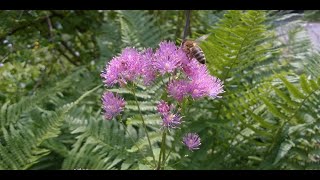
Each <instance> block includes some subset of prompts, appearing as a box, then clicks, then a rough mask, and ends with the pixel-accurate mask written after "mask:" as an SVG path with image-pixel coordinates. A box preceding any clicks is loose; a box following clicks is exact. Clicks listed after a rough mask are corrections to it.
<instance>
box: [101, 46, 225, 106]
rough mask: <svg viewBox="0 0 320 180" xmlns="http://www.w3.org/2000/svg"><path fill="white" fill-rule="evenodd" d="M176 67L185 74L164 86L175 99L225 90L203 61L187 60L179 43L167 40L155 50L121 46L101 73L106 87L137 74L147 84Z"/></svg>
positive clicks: (174, 69)
mask: <svg viewBox="0 0 320 180" xmlns="http://www.w3.org/2000/svg"><path fill="white" fill-rule="evenodd" d="M177 71H181V72H182V73H183V74H184V75H185V78H183V79H177V80H173V81H171V82H170V83H169V84H168V87H167V90H168V93H169V95H170V96H171V97H173V98H174V99H176V100H177V101H182V100H183V98H185V97H186V96H188V95H190V96H191V97H192V98H194V99H199V98H202V97H211V98H216V97H219V94H220V93H223V92H224V91H223V84H222V82H221V81H220V80H219V79H218V78H216V77H214V76H211V75H210V73H209V72H208V70H207V67H206V65H204V64H200V63H199V62H198V61H197V60H195V59H192V60H190V59H189V58H188V57H187V55H186V53H185V52H184V51H183V50H182V48H181V47H177V46H176V45H175V44H174V43H172V42H166V41H164V42H161V43H160V44H159V48H158V49H157V50H156V51H155V52H154V53H153V52H152V49H150V48H149V49H146V50H144V51H142V52H138V51H137V50H136V49H134V48H126V49H124V50H123V51H122V53H121V54H120V55H119V56H117V57H114V58H113V59H112V60H111V61H110V62H109V63H108V64H107V66H106V68H105V70H104V71H103V72H102V73H101V77H102V78H103V82H104V83H105V84H106V85H107V86H109V87H110V86H113V85H115V84H119V85H120V86H124V85H126V84H127V82H130V81H135V80H137V79H138V78H139V77H141V79H142V80H143V82H144V84H145V85H150V84H152V82H153V81H154V80H155V79H156V77H158V76H162V75H164V74H166V73H169V74H173V73H175V72H177Z"/></svg>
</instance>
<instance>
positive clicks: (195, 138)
mask: <svg viewBox="0 0 320 180" xmlns="http://www.w3.org/2000/svg"><path fill="white" fill-rule="evenodd" d="M200 140H201V139H200V137H199V135H198V134H196V133H188V134H186V135H185V136H184V137H183V144H184V145H186V146H187V147H188V149H189V150H190V151H193V150H195V149H199V146H200V145H201V142H200Z"/></svg>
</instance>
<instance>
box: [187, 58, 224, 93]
mask: <svg viewBox="0 0 320 180" xmlns="http://www.w3.org/2000/svg"><path fill="white" fill-rule="evenodd" d="M183 71H184V72H185V74H186V75H187V76H188V78H189V79H190V81H189V84H188V87H189V88H188V90H189V93H190V95H191V97H192V98H194V99H199V98H202V97H205V96H209V97H211V98H216V97H220V96H218V95H219V94H220V93H223V92H224V91H223V84H222V82H221V81H220V80H219V79H218V78H216V77H214V76H211V75H210V73H209V72H208V69H207V67H206V65H204V64H200V63H199V62H198V61H197V60H195V59H192V60H191V61H190V63H188V64H186V65H185V66H184V67H183Z"/></svg>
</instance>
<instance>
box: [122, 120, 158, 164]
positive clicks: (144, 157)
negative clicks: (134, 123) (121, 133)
mask: <svg viewBox="0 0 320 180" xmlns="http://www.w3.org/2000/svg"><path fill="white" fill-rule="evenodd" d="M119 122H120V123H121V124H122V126H123V128H124V129H125V131H126V132H127V134H128V135H129V137H130V139H131V141H132V143H133V144H134V145H135V146H136V147H137V149H138V151H139V152H141V154H142V156H143V159H146V156H145V155H144V154H143V152H142V151H140V148H139V146H138V145H137V144H136V143H135V142H136V141H135V140H134V139H133V138H132V136H131V135H130V133H129V131H128V129H127V126H126V125H125V124H124V123H123V121H122V117H121V116H120V120H119ZM146 162H147V163H148V164H149V165H150V166H151V167H152V166H153V165H152V164H150V163H149V161H146Z"/></svg>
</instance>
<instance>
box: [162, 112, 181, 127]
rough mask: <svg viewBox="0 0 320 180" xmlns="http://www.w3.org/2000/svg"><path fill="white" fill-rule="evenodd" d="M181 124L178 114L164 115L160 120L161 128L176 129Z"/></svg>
mask: <svg viewBox="0 0 320 180" xmlns="http://www.w3.org/2000/svg"><path fill="white" fill-rule="evenodd" d="M180 124H181V116H179V115H178V114H173V113H169V114H165V115H164V116H163V118H162V126H163V127H167V128H177V127H178V126H179V125H180Z"/></svg>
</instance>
